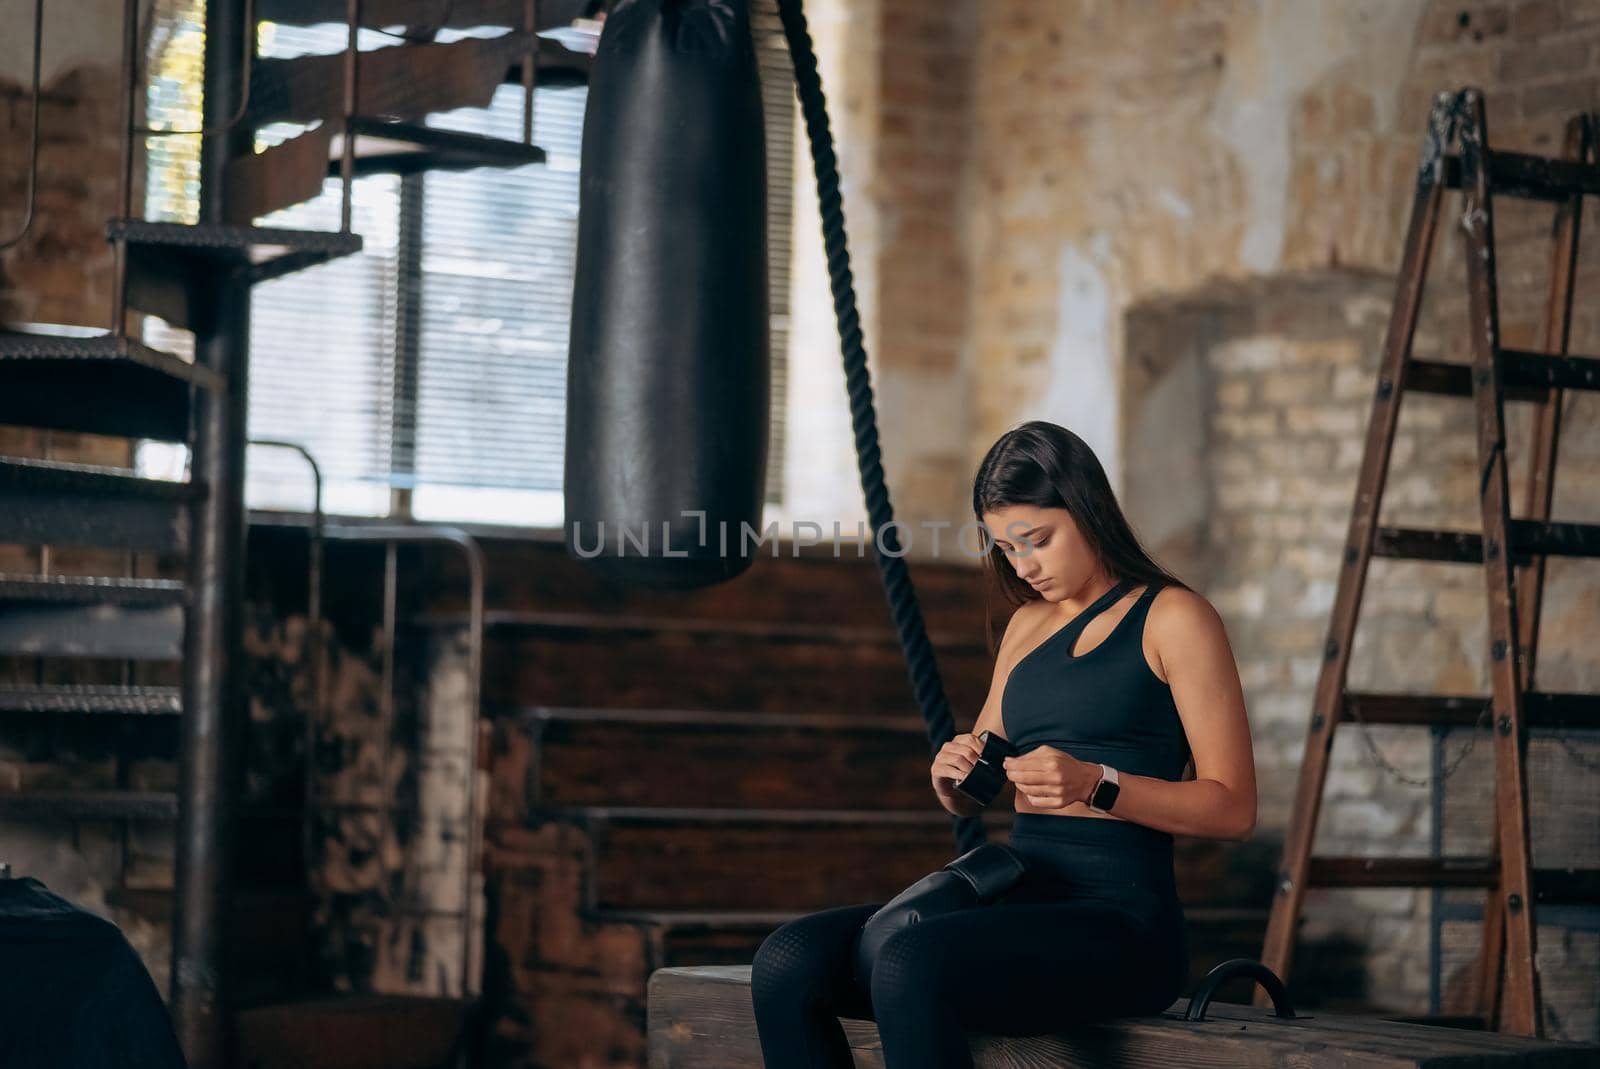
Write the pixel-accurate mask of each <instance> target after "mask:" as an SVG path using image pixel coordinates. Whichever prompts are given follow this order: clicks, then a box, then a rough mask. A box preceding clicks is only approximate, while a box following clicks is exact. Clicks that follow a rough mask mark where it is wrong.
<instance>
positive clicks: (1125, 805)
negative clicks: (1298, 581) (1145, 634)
mask: <svg viewBox="0 0 1600 1069" xmlns="http://www.w3.org/2000/svg"><path fill="white" fill-rule="evenodd" d="M1147 629H1148V631H1149V633H1150V637H1151V640H1152V644H1153V645H1154V646H1155V647H1156V653H1157V656H1158V657H1159V659H1160V662H1161V669H1162V672H1163V674H1165V675H1166V677H1167V683H1168V685H1170V686H1171V687H1172V700H1173V703H1174V704H1175V705H1176V706H1177V708H1178V717H1179V719H1180V720H1182V722H1183V729H1184V733H1185V734H1186V735H1187V736H1188V739H1189V749H1190V752H1191V753H1192V754H1193V756H1194V773H1195V778H1194V779H1193V780H1178V781H1173V780H1164V779H1157V778H1155V777H1153V776H1136V775H1131V774H1129V773H1126V772H1122V771H1121V770H1120V769H1119V770H1118V776H1117V779H1118V786H1119V788H1120V789H1119V791H1118V794H1117V800H1116V802H1115V803H1113V805H1112V808H1111V812H1112V813H1113V814H1114V815H1115V816H1118V817H1121V818H1122V819H1124V820H1131V821H1133V822H1134V823H1137V824H1145V825H1148V826H1149V827H1152V828H1157V829H1159V830H1161V831H1166V832H1171V833H1173V834H1175V835H1187V836H1193V837H1197V838H1205V839H1234V840H1238V841H1241V842H1242V841H1244V840H1246V839H1249V838H1250V836H1251V835H1252V834H1253V833H1254V831H1255V826H1256V768H1255V755H1254V751H1253V749H1252V747H1251V744H1250V722H1249V719H1248V717H1247V716H1246V714H1245V707H1244V694H1243V688H1242V686H1241V685H1240V682H1239V668H1238V665H1237V664H1236V663H1235V662H1234V658H1233V650H1232V648H1231V646H1230V645H1229V643H1228V635H1227V631H1226V629H1225V628H1224V627H1223V623H1222V618H1221V617H1220V616H1218V615H1217V611H1216V609H1214V608H1213V607H1212V606H1211V603H1210V602H1208V601H1207V600H1206V599H1205V598H1203V597H1201V596H1200V595H1199V594H1196V593H1193V592H1191V591H1188V590H1184V589H1182V588H1179V587H1169V588H1168V589H1166V590H1163V591H1161V592H1160V593H1159V594H1157V596H1156V598H1155V600H1154V601H1153V602H1152V603H1151V605H1150V613H1149V619H1148V621H1147ZM1006 769H1007V774H1008V776H1009V778H1011V779H1012V780H1013V781H1014V782H1016V783H1017V789H1018V790H1021V791H1023V792H1024V793H1025V794H1026V795H1027V796H1028V798H1029V800H1030V801H1032V802H1034V804H1035V805H1037V806H1040V807H1052V808H1063V809H1064V808H1066V807H1067V806H1068V804H1069V803H1070V802H1073V801H1077V802H1084V803H1087V802H1088V798H1089V793H1090V792H1091V791H1093V790H1094V786H1095V783H1096V782H1097V781H1098V780H1099V777H1100V766H1099V765H1098V764H1095V763H1093V762H1088V761H1080V760H1078V759H1077V758H1075V757H1072V756H1071V755H1069V754H1066V753H1064V752H1063V751H1060V750H1055V749H1052V748H1051V747H1048V746H1041V747H1038V748H1037V749H1035V750H1033V751H1031V752H1030V753H1028V754H1027V755H1026V756H1024V757H1020V758H1008V759H1007V761H1006Z"/></svg>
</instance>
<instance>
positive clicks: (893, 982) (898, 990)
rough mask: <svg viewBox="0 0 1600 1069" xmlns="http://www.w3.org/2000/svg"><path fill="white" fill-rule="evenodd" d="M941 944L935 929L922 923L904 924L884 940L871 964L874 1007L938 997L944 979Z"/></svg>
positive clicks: (880, 1007) (878, 1008) (919, 1002)
mask: <svg viewBox="0 0 1600 1069" xmlns="http://www.w3.org/2000/svg"><path fill="white" fill-rule="evenodd" d="M941 948H942V944H941V941H940V939H939V936H938V933H937V932H934V931H933V930H932V929H931V928H929V927H928V926H926V925H922V924H911V925H907V926H906V927H904V928H901V929H900V930H899V931H897V932H895V933H894V934H892V935H890V936H889V938H888V939H886V940H884V943H883V945H882V946H881V947H879V948H878V954H877V957H876V958H875V959H873V964H872V1005H873V1008H874V1009H875V1010H882V1008H883V1007H884V1006H887V1005H893V1004H896V1003H905V1002H911V1003H918V1004H925V1003H928V1002H931V1001H935V1000H937V998H938V997H939V994H940V991H941V989H942V985H943V983H944V981H945V979H946V977H945V975H944V969H943V968H942V964H943V962H942V959H943V954H942V952H941Z"/></svg>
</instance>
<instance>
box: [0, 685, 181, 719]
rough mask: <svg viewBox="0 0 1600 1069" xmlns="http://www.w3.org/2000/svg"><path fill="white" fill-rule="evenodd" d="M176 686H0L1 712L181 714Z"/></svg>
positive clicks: (111, 714)
mask: <svg viewBox="0 0 1600 1069" xmlns="http://www.w3.org/2000/svg"><path fill="white" fill-rule="evenodd" d="M182 712H183V692H182V691H181V690H179V689H178V688H177V687H111V686H28V687H22V686H0V713H81V714H86V715H109V716H117V715H128V716H178V715H180V714H182Z"/></svg>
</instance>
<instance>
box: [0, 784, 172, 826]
mask: <svg viewBox="0 0 1600 1069" xmlns="http://www.w3.org/2000/svg"><path fill="white" fill-rule="evenodd" d="M177 816H178V797H177V795H175V794H172V793H171V792H168V791H19V792H15V793H3V792H0V817H26V818H29V819H35V820H38V819H44V820H143V821H169V820H175V819H177Z"/></svg>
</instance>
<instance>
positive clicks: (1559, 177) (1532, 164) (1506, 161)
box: [1444, 152, 1600, 201]
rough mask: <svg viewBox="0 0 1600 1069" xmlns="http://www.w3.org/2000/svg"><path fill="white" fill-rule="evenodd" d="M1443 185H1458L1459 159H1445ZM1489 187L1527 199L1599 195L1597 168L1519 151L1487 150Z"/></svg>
mask: <svg viewBox="0 0 1600 1069" xmlns="http://www.w3.org/2000/svg"><path fill="white" fill-rule="evenodd" d="M1444 184H1445V188H1447V189H1460V188H1461V159H1460V157H1458V156H1446V157H1445V158H1444ZM1489 189H1490V191H1491V192H1492V193H1494V194H1499V195H1502V196H1511V197H1522V198H1525V199H1527V200H1553V201H1561V200H1566V199H1567V198H1569V197H1573V196H1576V195H1577V194H1579V193H1586V194H1588V195H1590V196H1597V195H1600V168H1597V167H1591V166H1587V165H1585V164H1581V163H1578V162H1576V161H1573V160H1553V159H1546V158H1545V157H1543V156H1529V155H1527V154H1526V153H1522V152H1491V153H1489Z"/></svg>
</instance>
